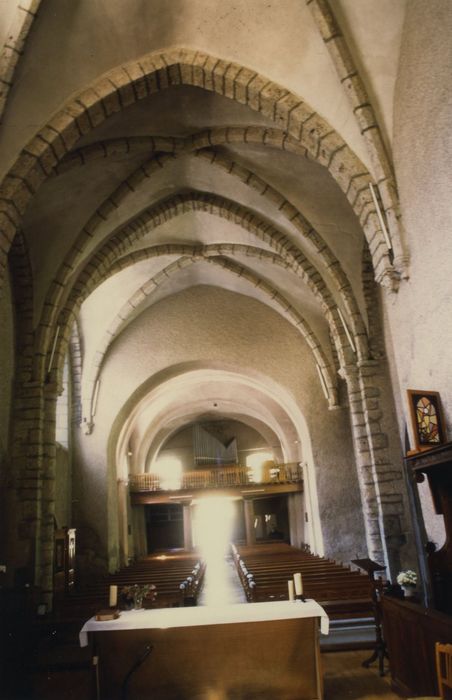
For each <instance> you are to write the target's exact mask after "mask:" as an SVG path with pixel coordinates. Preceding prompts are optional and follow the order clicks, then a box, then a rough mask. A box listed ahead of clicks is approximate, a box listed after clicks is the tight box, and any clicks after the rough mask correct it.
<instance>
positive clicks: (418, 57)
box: [384, 0, 452, 439]
mask: <svg viewBox="0 0 452 700" xmlns="http://www.w3.org/2000/svg"><path fill="white" fill-rule="evenodd" d="M432 9H434V11H432ZM451 32H452V7H451V4H450V2H448V1H447V0H434V2H433V3H426V2H422V1H420V0H412V1H411V2H409V3H408V7H407V18H406V24H405V28H404V34H403V41H402V49H401V59H400V72H399V78H398V81H397V94H396V100H395V124H396V127H395V138H394V157H395V166H396V174H397V180H398V183H399V191H400V197H401V204H402V213H403V220H404V225H405V229H406V235H407V239H408V243H409V251H410V256H411V261H410V279H409V280H408V281H407V282H404V283H403V284H402V285H401V287H400V290H399V292H398V294H397V295H396V296H393V297H392V296H386V297H385V298H384V303H385V307H386V315H387V332H386V337H387V341H389V342H390V343H391V345H392V352H393V362H394V365H395V374H396V377H395V380H396V388H397V384H398V388H399V392H400V393H397V391H396V400H397V405H398V414H399V420H400V427H401V434H402V435H403V427H404V426H403V424H404V422H405V421H406V422H407V423H408V425H409V420H408V418H407V401H406V389H425V390H427V389H431V390H435V391H439V392H440V394H441V399H442V404H443V408H444V412H445V418H446V425H447V432H448V437H449V439H451V438H452V376H451V352H450V348H451V344H452V275H451V260H452V236H451V230H452V203H451V202H452V199H451V192H450V183H451V181H452V90H451V75H452V42H451V40H450V37H451Z"/></svg>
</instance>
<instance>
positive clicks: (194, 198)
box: [36, 192, 347, 376]
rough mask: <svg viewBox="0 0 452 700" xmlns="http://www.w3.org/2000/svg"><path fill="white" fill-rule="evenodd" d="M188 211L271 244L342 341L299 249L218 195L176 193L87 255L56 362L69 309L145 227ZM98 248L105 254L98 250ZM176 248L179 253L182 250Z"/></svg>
mask: <svg viewBox="0 0 452 700" xmlns="http://www.w3.org/2000/svg"><path fill="white" fill-rule="evenodd" d="M188 211H206V212H207V213H210V214H213V215H217V216H220V217H221V218H225V219H227V220H231V221H233V222H235V223H237V224H239V225H241V226H242V227H243V228H244V229H245V230H247V231H251V232H252V233H254V234H255V235H257V236H258V237H259V238H261V239H262V240H264V241H265V242H267V243H268V244H269V245H271V246H272V247H273V248H274V249H275V250H276V251H277V252H278V254H279V255H280V256H281V257H282V258H283V260H285V261H286V262H288V263H289V264H291V265H292V267H293V269H294V270H296V271H297V273H298V274H300V276H301V277H302V278H303V279H304V281H305V282H306V284H307V285H308V286H309V288H310V289H311V291H313V293H314V294H315V295H316V296H318V297H319V299H320V300H321V301H322V303H323V304H324V312H325V313H326V314H329V320H331V323H332V324H333V329H334V336H335V338H337V339H338V341H339V339H340V338H341V337H345V331H344V330H343V327H342V325H341V323H340V321H338V319H337V318H336V316H335V315H334V314H331V312H332V310H333V309H335V308H336V304H335V302H334V300H333V298H332V297H331V295H330V293H329V291H328V288H327V287H326V285H325V283H324V281H323V279H322V278H321V276H320V274H319V273H318V272H317V271H316V270H315V269H314V268H313V267H312V265H311V263H310V262H309V261H308V260H307V259H306V258H305V256H304V255H303V254H302V253H301V251H299V250H298V249H297V248H295V247H294V246H293V245H292V244H291V243H290V241H288V239H287V238H286V237H285V236H284V235H283V234H281V233H280V232H279V231H278V230H277V229H276V228H275V227H273V226H271V225H269V224H266V223H265V222H262V220H261V219H260V218H259V217H257V216H256V215H255V214H253V213H252V212H250V211H249V210H248V209H246V208H244V207H242V206H241V205H238V204H236V203H235V202H232V201H230V200H227V199H225V198H223V197H219V196H218V195H211V194H207V195H206V194H204V193H199V192H195V193H189V194H186V195H176V196H174V197H171V198H169V199H168V200H165V201H164V202H163V203H160V204H157V205H156V206H155V207H152V208H151V209H150V210H146V212H142V213H141V214H140V215H139V216H138V217H137V218H136V219H135V220H134V221H133V222H132V223H129V224H128V225H127V226H125V227H124V228H122V229H120V231H119V232H117V233H116V235H115V236H114V237H112V238H111V239H110V240H109V241H107V243H106V244H105V246H104V248H103V249H101V250H100V251H98V252H97V253H96V254H95V255H94V256H92V258H91V260H90V261H89V263H88V264H87V265H85V268H84V270H83V271H82V273H81V274H80V275H79V277H78V279H77V281H76V282H75V283H74V286H73V289H72V291H71V293H70V294H69V296H68V298H67V300H66V304H65V307H64V308H63V309H62V310H61V311H60V314H59V324H58V325H59V326H60V327H62V329H63V332H62V333H61V334H60V335H59V337H58V343H57V350H56V352H57V356H58V358H59V359H61V357H62V356H63V355H64V352H65V350H64V344H65V343H66V342H67V341H68V324H70V323H71V322H72V320H73V319H75V309H76V308H78V307H79V306H80V305H81V303H82V302H83V300H84V299H85V298H86V297H87V295H88V294H89V293H90V291H92V290H93V289H94V288H95V287H96V286H97V285H99V284H100V283H101V282H102V281H104V280H105V279H107V277H108V276H109V275H110V274H111V269H112V266H114V265H116V269H118V267H119V266H120V262H115V261H116V259H117V258H118V257H121V256H122V255H125V254H126V253H127V250H128V248H129V247H130V246H132V245H133V244H134V243H136V242H137V241H139V240H140V238H141V237H142V236H143V235H146V234H147V233H148V230H149V226H158V225H160V224H162V223H164V222H166V221H168V220H169V219H170V218H173V217H175V216H178V215H180V214H183V213H186V212H188ZM222 248H223V251H224V252H226V253H227V250H228V245H223V246H222ZM103 250H104V251H105V252H102V251H103ZM182 250H184V248H183V247H182ZM139 255H140V253H139V252H137V253H132V257H131V258H130V259H129V264H130V262H133V260H134V257H133V256H135V259H137V257H139ZM119 269H120V268H119ZM48 306H50V305H48ZM42 330H43V333H45V334H47V335H48V334H49V332H50V326H49V324H48V321H47V319H46V322H45V323H43V324H42ZM41 347H42V348H44V347H45V346H44V345H41ZM339 347H340V348H341V350H342V351H344V349H345V348H346V347H347V341H346V340H345V341H344V342H343V343H342V344H340V345H339ZM44 352H45V351H44ZM36 357H37V361H38V362H39V363H40V364H41V365H42V361H43V357H44V355H43V353H42V351H41V352H40V351H38V352H37V354H36ZM59 365H61V363H59ZM41 372H42V369H39V367H37V368H36V374H37V376H39V375H40V374H41Z"/></svg>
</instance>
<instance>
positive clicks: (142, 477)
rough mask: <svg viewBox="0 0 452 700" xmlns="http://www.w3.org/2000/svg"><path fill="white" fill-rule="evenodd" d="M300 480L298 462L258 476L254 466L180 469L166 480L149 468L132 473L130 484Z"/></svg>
mask: <svg viewBox="0 0 452 700" xmlns="http://www.w3.org/2000/svg"><path fill="white" fill-rule="evenodd" d="M302 481H303V470H302V467H300V466H299V464H298V463H297V462H294V463H289V464H278V465H275V466H274V467H267V466H266V467H264V468H263V469H262V473H261V474H260V475H259V477H256V472H255V470H254V469H251V468H249V467H243V466H230V467H214V468H211V469H196V470H192V471H187V472H183V473H182V475H181V478H180V480H179V481H178V480H177V479H174V480H173V482H172V483H168V482H167V481H166V480H165V479H164V478H163V477H161V476H159V475H158V474H154V473H152V472H148V473H144V474H131V475H130V476H129V487H130V490H131V491H132V492H134V493H137V492H142V491H168V490H174V489H177V490H185V489H211V488H225V487H234V486H248V485H249V484H284V483H299V482H302Z"/></svg>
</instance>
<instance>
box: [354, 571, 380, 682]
mask: <svg viewBox="0 0 452 700" xmlns="http://www.w3.org/2000/svg"><path fill="white" fill-rule="evenodd" d="M352 564H354V565H355V566H358V567H359V568H360V569H362V570H363V571H365V572H366V573H367V575H368V577H369V582H370V585H371V588H372V602H373V608H374V619H375V647H374V650H373V652H372V654H371V655H370V656H369V658H368V659H366V660H365V661H363V666H364V668H369V666H370V665H371V664H372V663H373V662H374V661H376V660H377V659H378V669H379V673H380V676H384V675H385V669H384V660H385V657H386V658H388V652H387V651H386V643H385V641H384V639H383V634H382V629H381V627H382V625H381V609H380V597H381V591H382V583H381V580H377V579H375V574H376V573H377V572H380V573H381V572H382V571H384V570H385V569H386V567H385V566H383V565H382V564H378V563H377V562H376V561H372V559H368V558H365V559H352Z"/></svg>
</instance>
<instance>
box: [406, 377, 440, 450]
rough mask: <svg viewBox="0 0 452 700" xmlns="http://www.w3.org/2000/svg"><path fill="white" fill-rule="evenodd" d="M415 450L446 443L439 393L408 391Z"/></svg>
mask: <svg viewBox="0 0 452 700" xmlns="http://www.w3.org/2000/svg"><path fill="white" fill-rule="evenodd" d="M407 393H408V403H409V407H410V416H411V424H412V428H413V437H414V443H415V448H416V449H417V450H428V449H430V448H432V447H437V446H438V445H442V444H443V442H444V441H445V436H444V421H443V416H442V411H441V402H440V398H439V393H438V392H437V391H421V390H418V389H408V391H407Z"/></svg>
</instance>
